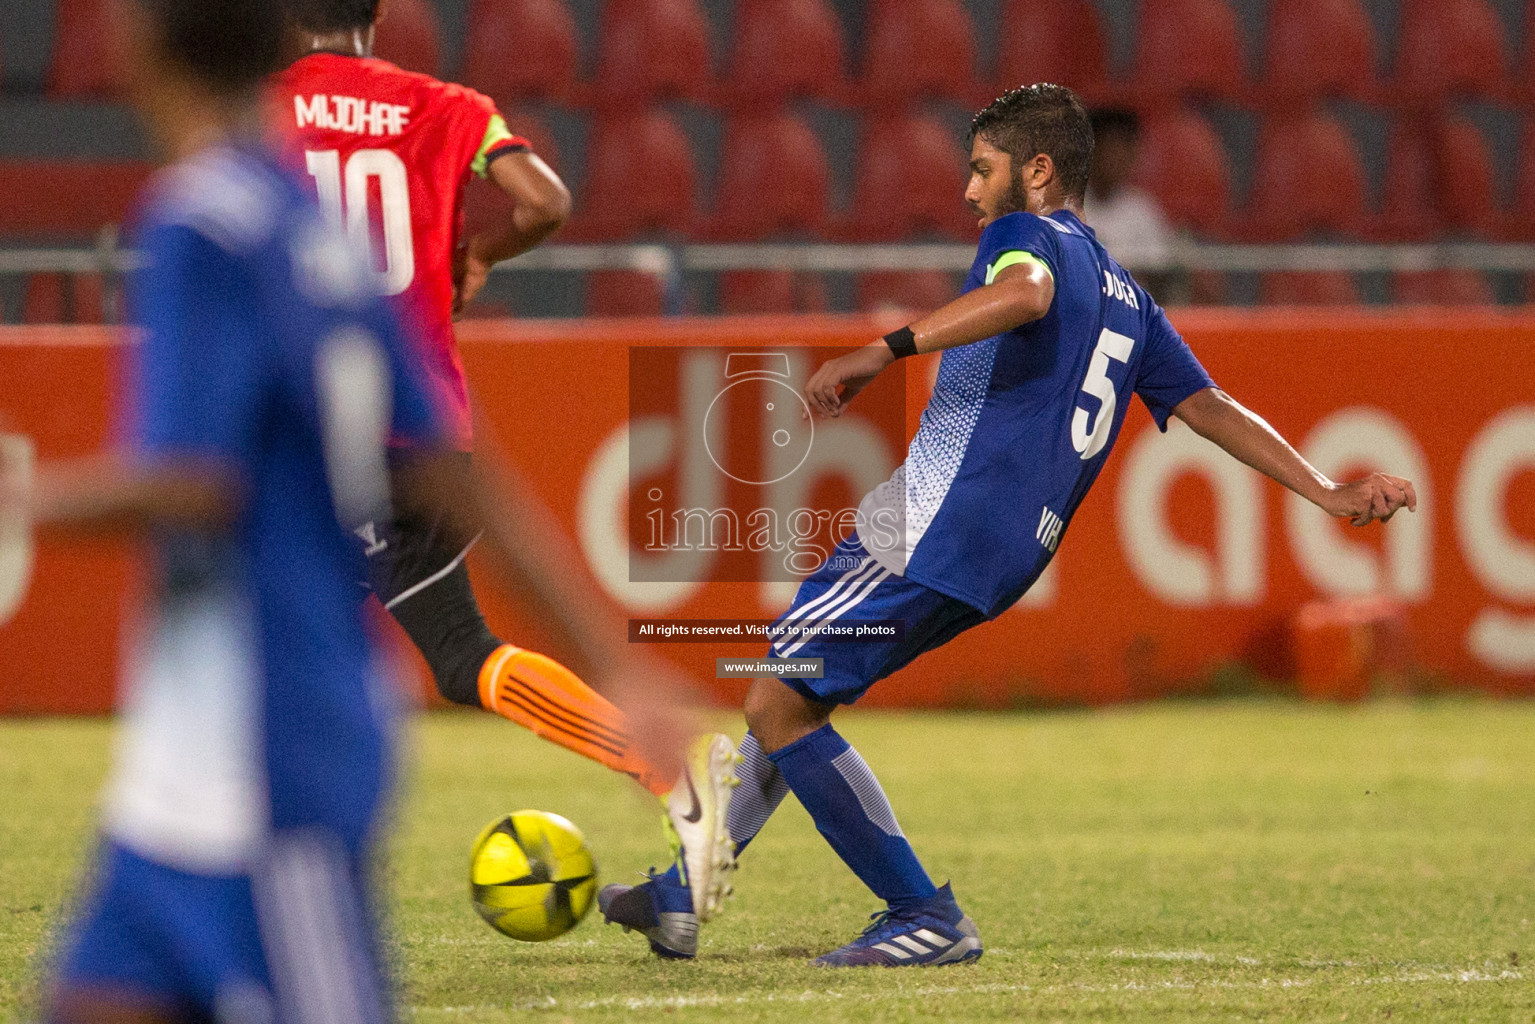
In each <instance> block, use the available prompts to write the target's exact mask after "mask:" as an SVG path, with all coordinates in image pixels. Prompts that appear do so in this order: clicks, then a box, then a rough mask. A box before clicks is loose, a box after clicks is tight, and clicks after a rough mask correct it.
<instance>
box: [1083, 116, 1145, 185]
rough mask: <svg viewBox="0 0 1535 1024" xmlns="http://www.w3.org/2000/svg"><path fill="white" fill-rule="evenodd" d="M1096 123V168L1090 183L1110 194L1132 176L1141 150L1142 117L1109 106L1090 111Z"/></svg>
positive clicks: (1094, 162)
mask: <svg viewBox="0 0 1535 1024" xmlns="http://www.w3.org/2000/svg"><path fill="white" fill-rule="evenodd" d="M1089 120H1091V121H1092V125H1093V168H1092V173H1091V175H1090V177H1089V181H1088V185H1089V187H1090V188H1091V189H1092V193H1093V195H1094V196H1095V197H1096V196H1102V197H1104V198H1107V197H1108V196H1111V195H1113V194H1114V193H1115V192H1116V191H1118V190H1119V187H1120V186H1121V185H1123V184H1124V183H1125V182H1127V181H1129V180H1130V174H1131V172H1132V171H1134V170H1135V160H1136V157H1137V156H1138V155H1139V154H1140V145H1141V119H1140V118H1139V117H1138V116H1137V115H1136V113H1135V111H1133V110H1126V109H1124V108H1122V107H1107V108H1104V109H1101V110H1095V111H1093V112H1092V114H1091V115H1089Z"/></svg>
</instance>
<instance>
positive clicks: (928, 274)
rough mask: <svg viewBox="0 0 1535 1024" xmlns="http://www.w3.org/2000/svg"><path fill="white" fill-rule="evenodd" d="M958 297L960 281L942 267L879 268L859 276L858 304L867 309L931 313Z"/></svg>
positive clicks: (873, 310) (866, 310) (859, 306)
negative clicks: (941, 268) (940, 268)
mask: <svg viewBox="0 0 1535 1024" xmlns="http://www.w3.org/2000/svg"><path fill="white" fill-rule="evenodd" d="M958 297H959V285H958V282H956V281H955V280H954V276H953V275H952V274H947V273H944V272H943V271H941V270H914V271H876V272H871V273H868V274H864V275H862V276H861V277H859V279H858V308H859V309H861V310H864V311H865V312H874V313H878V312H883V311H886V310H910V311H911V312H913V313H930V312H932V311H933V310H935V309H937V308H938V307H939V306H942V305H944V304H946V303H949V302H952V301H953V300H954V299H956V298H958Z"/></svg>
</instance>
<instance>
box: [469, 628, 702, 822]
mask: <svg viewBox="0 0 1535 1024" xmlns="http://www.w3.org/2000/svg"><path fill="white" fill-rule="evenodd" d="M480 704H481V706H483V707H484V708H485V709H486V710H487V711H493V712H495V713H496V714H498V715H500V716H501V717H502V718H507V719H510V720H511V721H513V722H516V723H517V724H518V725H520V726H522V727H523V728H525V729H530V730H532V732H533V733H534V734H535V735H537V736H542V737H543V738H544V739H546V740H549V741H551V742H554V743H558V744H559V745H560V746H562V747H564V748H565V749H566V750H574V751H575V752H576V753H578V754H580V755H581V756H582V757H589V758H591V759H592V760H593V761H596V762H597V763H598V764H603V765H607V766H608V767H609V768H612V769H613V770H614V771H618V772H623V773H624V774H625V775H629V776H632V777H633V778H634V779H635V780H636V781H638V782H639V784H640V785H642V786H644V787H645V788H646V789H648V790H650V791H651V792H652V793H654V794H655V795H656V796H664V795H665V794H666V793H668V792H670V790H671V788H672V785H673V783H674V782H676V780H675V779H666V778H663V777H662V776H661V775H660V773H659V772H657V771H656V770H655V768H654V767H652V766H651V764H650V763H649V762H648V761H646V760H645V759H644V758H643V757H641V756H640V755H639V754H638V753H637V752H635V751H634V750H633V749H632V746H631V744H630V742H629V723H628V719H627V717H626V716H625V715H624V713H623V712H622V711H620V710H618V708H616V707H614V706H613V704H612V703H611V702H610V701H608V700H607V698H605V697H603V696H602V694H600V693H598V692H597V691H596V690H593V689H592V688H591V687H590V686H587V685H586V684H585V683H583V682H582V681H581V680H580V679H579V678H577V677H576V674H575V673H574V672H572V671H571V670H570V669H568V668H566V667H565V666H564V665H561V664H560V663H559V662H557V661H555V660H554V659H553V658H550V657H548V656H546V655H543V654H538V653H536V652H534V651H525V650H523V649H522V648H520V647H513V646H512V645H511V644H503V645H502V646H500V647H498V648H497V649H496V651H495V653H494V654H492V655H491V656H490V657H489V658H487V659H486V660H485V664H484V665H483V666H481V668H480Z"/></svg>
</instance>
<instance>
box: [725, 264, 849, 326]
mask: <svg viewBox="0 0 1535 1024" xmlns="http://www.w3.org/2000/svg"><path fill="white" fill-rule="evenodd" d="M719 304H720V312H721V313H724V314H726V315H727V316H747V315H754V314H759V313H824V312H825V311H826V286H825V285H824V284H823V283H822V281H821V279H820V278H819V277H818V276H816V275H814V274H796V273H794V272H792V271H788V270H736V271H731V272H729V273H725V274H721V275H720V294H719Z"/></svg>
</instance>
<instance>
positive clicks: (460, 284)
mask: <svg viewBox="0 0 1535 1024" xmlns="http://www.w3.org/2000/svg"><path fill="white" fill-rule="evenodd" d="M490 268H491V265H490V264H489V263H486V262H485V261H484V260H482V259H480V258H479V257H477V256H475V255H474V253H472V252H471V251H470V250H469V247H468V246H467V245H466V246H461V247H460V248H458V249H455V250H454V252H453V315H454V316H455V317H456V316H459V315H460V314H462V313H463V311H464V307H465V306H467V305H469V303H471V302H473V301H474V297H475V296H476V295H478V294H480V289H482V288H484V287H485V282H486V281H488V280H490Z"/></svg>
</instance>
